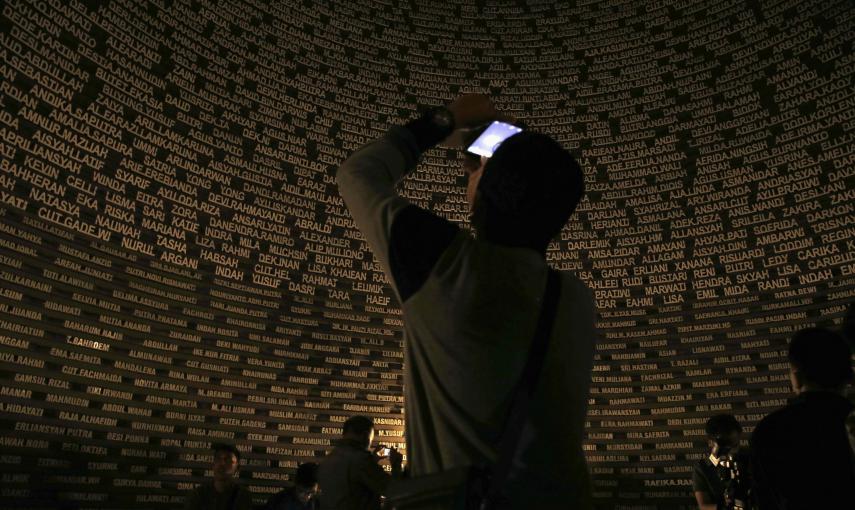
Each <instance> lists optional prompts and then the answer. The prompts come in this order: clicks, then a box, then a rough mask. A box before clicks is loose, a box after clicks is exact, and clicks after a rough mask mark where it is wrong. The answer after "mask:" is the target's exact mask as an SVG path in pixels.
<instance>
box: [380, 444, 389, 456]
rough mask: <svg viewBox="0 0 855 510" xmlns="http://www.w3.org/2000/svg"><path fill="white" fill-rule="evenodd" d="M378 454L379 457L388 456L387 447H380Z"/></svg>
mask: <svg viewBox="0 0 855 510" xmlns="http://www.w3.org/2000/svg"><path fill="white" fill-rule="evenodd" d="M380 456H381V457H388V456H389V448H387V447H385V446H384V447H383V448H381V449H380Z"/></svg>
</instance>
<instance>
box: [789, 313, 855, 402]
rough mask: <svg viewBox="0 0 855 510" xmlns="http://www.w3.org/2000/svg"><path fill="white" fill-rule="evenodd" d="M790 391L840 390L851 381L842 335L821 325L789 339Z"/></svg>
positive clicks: (850, 359) (848, 354)
mask: <svg viewBox="0 0 855 510" xmlns="http://www.w3.org/2000/svg"><path fill="white" fill-rule="evenodd" d="M787 357H788V358H789V360H790V383H791V384H792V386H793V391H795V392H796V393H801V392H803V391H809V390H826V391H842V390H843V389H844V388H846V385H847V384H849V383H850V382H852V375H853V374H852V351H850V349H849V346H848V345H847V344H846V341H844V340H843V337H842V336H841V335H839V334H837V333H835V332H833V331H829V330H827V329H824V328H807V329H803V330H801V331H799V332H798V333H796V334H795V336H793V338H792V340H790V349H789V353H788V356H787Z"/></svg>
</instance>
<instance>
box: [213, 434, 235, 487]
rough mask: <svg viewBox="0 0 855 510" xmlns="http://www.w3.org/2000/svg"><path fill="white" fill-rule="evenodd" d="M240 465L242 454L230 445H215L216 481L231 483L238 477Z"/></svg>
mask: <svg viewBox="0 0 855 510" xmlns="http://www.w3.org/2000/svg"><path fill="white" fill-rule="evenodd" d="M239 463H240V452H239V451H238V449H237V448H235V447H234V446H233V445H230V444H222V443H218V444H215V445H214V465H213V471H214V480H216V481H219V482H226V481H230V480H232V479H234V478H235V476H237V473H238V465H239Z"/></svg>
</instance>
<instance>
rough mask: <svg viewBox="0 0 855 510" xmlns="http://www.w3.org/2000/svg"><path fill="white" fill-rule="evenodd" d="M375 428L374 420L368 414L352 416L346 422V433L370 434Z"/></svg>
mask: <svg viewBox="0 0 855 510" xmlns="http://www.w3.org/2000/svg"><path fill="white" fill-rule="evenodd" d="M373 428H374V422H373V421H372V420H371V418H369V417H367V416H361V415H356V416H351V417H350V418H348V419H347V421H346V422H344V430H343V431H344V433H345V434H347V433H348V432H354V433H356V434H368V433H369V432H370V431H371V429H373Z"/></svg>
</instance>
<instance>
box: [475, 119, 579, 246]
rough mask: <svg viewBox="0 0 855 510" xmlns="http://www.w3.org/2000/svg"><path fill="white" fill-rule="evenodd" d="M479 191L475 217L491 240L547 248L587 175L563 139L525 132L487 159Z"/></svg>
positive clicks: (506, 142) (567, 214) (505, 143)
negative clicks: (565, 147) (565, 145)
mask: <svg viewBox="0 0 855 510" xmlns="http://www.w3.org/2000/svg"><path fill="white" fill-rule="evenodd" d="M478 192H479V198H478V200H477V202H476V205H475V210H474V214H473V219H472V221H473V223H477V224H478V226H479V227H481V228H482V229H483V231H484V235H485V236H486V238H487V240H488V241H493V242H497V243H499V244H505V245H510V246H528V247H537V248H538V249H540V248H544V249H545V248H546V246H547V245H548V244H549V241H550V240H551V239H552V238H553V237H554V236H555V235H556V234H557V233H558V232H560V231H561V229H562V228H563V227H564V224H565V223H567V220H568V219H569V218H570V215H571V214H573V211H574V210H575V209H576V206H577V205H578V204H579V201H580V200H581V199H582V196H583V195H584V193H585V176H584V174H583V172H582V169H581V167H580V166H579V164H578V163H577V162H576V160H575V159H573V156H572V155H571V154H570V153H569V152H568V151H567V150H566V149H564V148H563V147H562V146H561V145H560V144H559V143H558V142H556V141H555V140H553V139H552V138H550V137H549V136H547V135H545V134H542V133H537V132H534V131H523V132H521V133H518V134H516V135H514V136H512V137H510V138H508V139H507V140H505V141H504V142H502V145H500V146H499V148H498V149H496V152H495V153H493V157H492V158H490V159H489V161H487V164H486V165H485V166H484V173H483V175H482V176H481V181H480V182H479V183H478Z"/></svg>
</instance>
